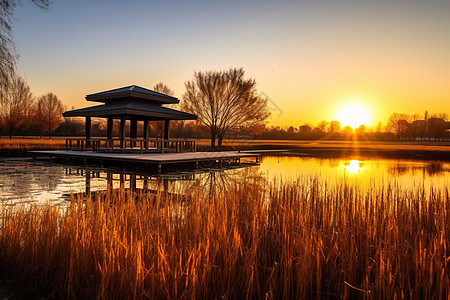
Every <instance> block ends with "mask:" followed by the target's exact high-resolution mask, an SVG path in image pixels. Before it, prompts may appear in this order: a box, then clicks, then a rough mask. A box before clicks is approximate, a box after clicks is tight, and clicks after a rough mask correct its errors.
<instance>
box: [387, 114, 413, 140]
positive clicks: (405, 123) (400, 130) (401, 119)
mask: <svg viewBox="0 0 450 300" xmlns="http://www.w3.org/2000/svg"><path fill="white" fill-rule="evenodd" d="M409 119H410V117H409V116H408V115H407V114H398V113H393V114H392V115H391V116H390V117H389V121H388V124H387V125H386V126H387V130H388V131H391V132H394V133H395V134H396V135H397V138H398V139H399V140H400V139H401V138H402V137H403V136H405V134H406V132H407V131H408V127H409Z"/></svg>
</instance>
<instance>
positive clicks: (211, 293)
mask: <svg viewBox="0 0 450 300" xmlns="http://www.w3.org/2000/svg"><path fill="white" fill-rule="evenodd" d="M183 193H184V194H185V195H184V196H176V195H172V194H170V195H168V194H164V193H162V192H158V193H156V194H152V195H150V194H147V195H145V194H140V193H135V194H133V193H129V192H125V191H123V190H121V191H119V192H114V193H112V194H109V193H106V192H105V193H103V194H102V195H100V196H99V197H97V198H96V201H90V200H87V201H83V200H80V199H75V200H73V201H72V202H71V204H70V206H69V207H68V208H60V207H57V206H51V205H47V206H45V207H37V206H32V207H28V208H25V207H22V208H17V207H16V208H10V207H6V206H4V207H2V208H1V209H0V217H1V227H0V249H1V251H0V267H1V271H2V276H3V278H9V279H14V280H15V282H17V283H19V284H20V288H21V289H22V290H23V291H25V292H24V295H25V296H30V295H31V296H33V297H38V296H45V297H54V298H67V299H142V298H154V299H161V298H162V299H164V298H167V299H186V298H198V299H203V298H226V299H243V298H246V299H253V298H257V299H262V298H270V299H272V298H273V299H280V298H284V299H305V298H317V299H319V298H345V299H349V298H352V299H353V298H362V299H379V298H382V299H386V298H389V299H390V298H417V299H420V298H422V299H428V298H438V299H443V298H447V296H448V295H449V291H450V282H449V276H450V275H449V274H450V272H449V266H448V263H449V262H448V261H449V260H450V245H449V236H448V233H449V230H450V214H449V213H450V202H449V189H448V188H444V189H439V190H431V191H427V192H425V191H424V190H423V189H420V188H417V189H416V190H402V189H400V188H398V187H396V186H395V184H393V185H387V186H381V187H373V188H371V189H368V190H367V189H364V190H363V189H362V188H360V187H358V186H351V185H350V184H348V183H346V182H338V183H336V184H329V183H328V184H327V183H326V182H323V181H321V180H318V179H314V178H303V179H299V180H298V181H297V182H295V183H280V182H278V183H277V182H274V183H271V184H266V183H258V182H256V181H253V180H251V179H246V180H244V181H243V182H240V183H233V184H230V185H229V186H228V187H227V188H226V189H225V190H223V191H220V192H216V193H215V192H211V193H208V194H205V193H204V189H202V188H200V187H199V185H197V188H190V189H186V190H185V191H184V192H183Z"/></svg>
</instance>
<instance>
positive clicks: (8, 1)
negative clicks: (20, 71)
mask: <svg viewBox="0 0 450 300" xmlns="http://www.w3.org/2000/svg"><path fill="white" fill-rule="evenodd" d="M31 2H33V3H34V4H35V5H36V6H37V7H39V8H41V9H43V10H46V9H47V8H48V5H49V2H50V1H49V0H31ZM20 4H22V1H21V0H0V103H1V102H3V99H4V96H5V95H4V93H5V92H6V87H7V86H8V85H9V84H10V83H11V82H12V80H14V74H15V64H16V60H17V54H16V51H15V46H14V40H13V38H12V31H11V29H12V25H11V21H12V18H13V15H14V9H15V8H16V6H17V5H20Z"/></svg>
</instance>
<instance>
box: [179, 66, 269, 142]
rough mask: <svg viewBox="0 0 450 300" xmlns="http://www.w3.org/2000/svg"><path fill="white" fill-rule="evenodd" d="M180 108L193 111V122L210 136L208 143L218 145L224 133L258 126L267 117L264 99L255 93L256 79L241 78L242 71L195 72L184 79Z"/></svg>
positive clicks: (265, 100) (267, 112) (242, 76)
mask: <svg viewBox="0 0 450 300" xmlns="http://www.w3.org/2000/svg"><path fill="white" fill-rule="evenodd" d="M185 86H186V92H185V94H184V95H183V100H184V103H183V108H184V110H186V111H188V112H191V113H193V114H196V115H197V116H198V120H197V122H198V123H199V124H201V125H202V126H203V127H204V128H206V129H207V130H208V132H209V134H210V136H211V146H212V147H215V143H216V139H217V142H218V146H221V145H222V141H223V138H224V137H225V134H227V133H229V132H230V131H232V130H237V129H239V128H252V127H257V126H255V125H257V124H259V125H262V124H264V123H265V120H266V119H267V118H268V117H269V115H270V113H269V111H268V110H267V99H263V98H261V97H259V96H258V95H257V93H256V81H255V80H254V79H244V70H243V69H242V68H240V69H229V70H226V71H214V72H213V71H206V72H195V73H194V79H193V80H191V81H188V82H186V84H185Z"/></svg>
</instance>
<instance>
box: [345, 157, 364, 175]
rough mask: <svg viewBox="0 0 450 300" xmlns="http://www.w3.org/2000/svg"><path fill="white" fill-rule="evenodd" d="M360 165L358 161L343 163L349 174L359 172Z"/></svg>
mask: <svg viewBox="0 0 450 300" xmlns="http://www.w3.org/2000/svg"><path fill="white" fill-rule="evenodd" d="M361 167H362V164H361V163H360V162H359V160H351V161H350V162H347V163H345V169H346V170H347V172H349V173H358V172H359V170H361Z"/></svg>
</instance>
